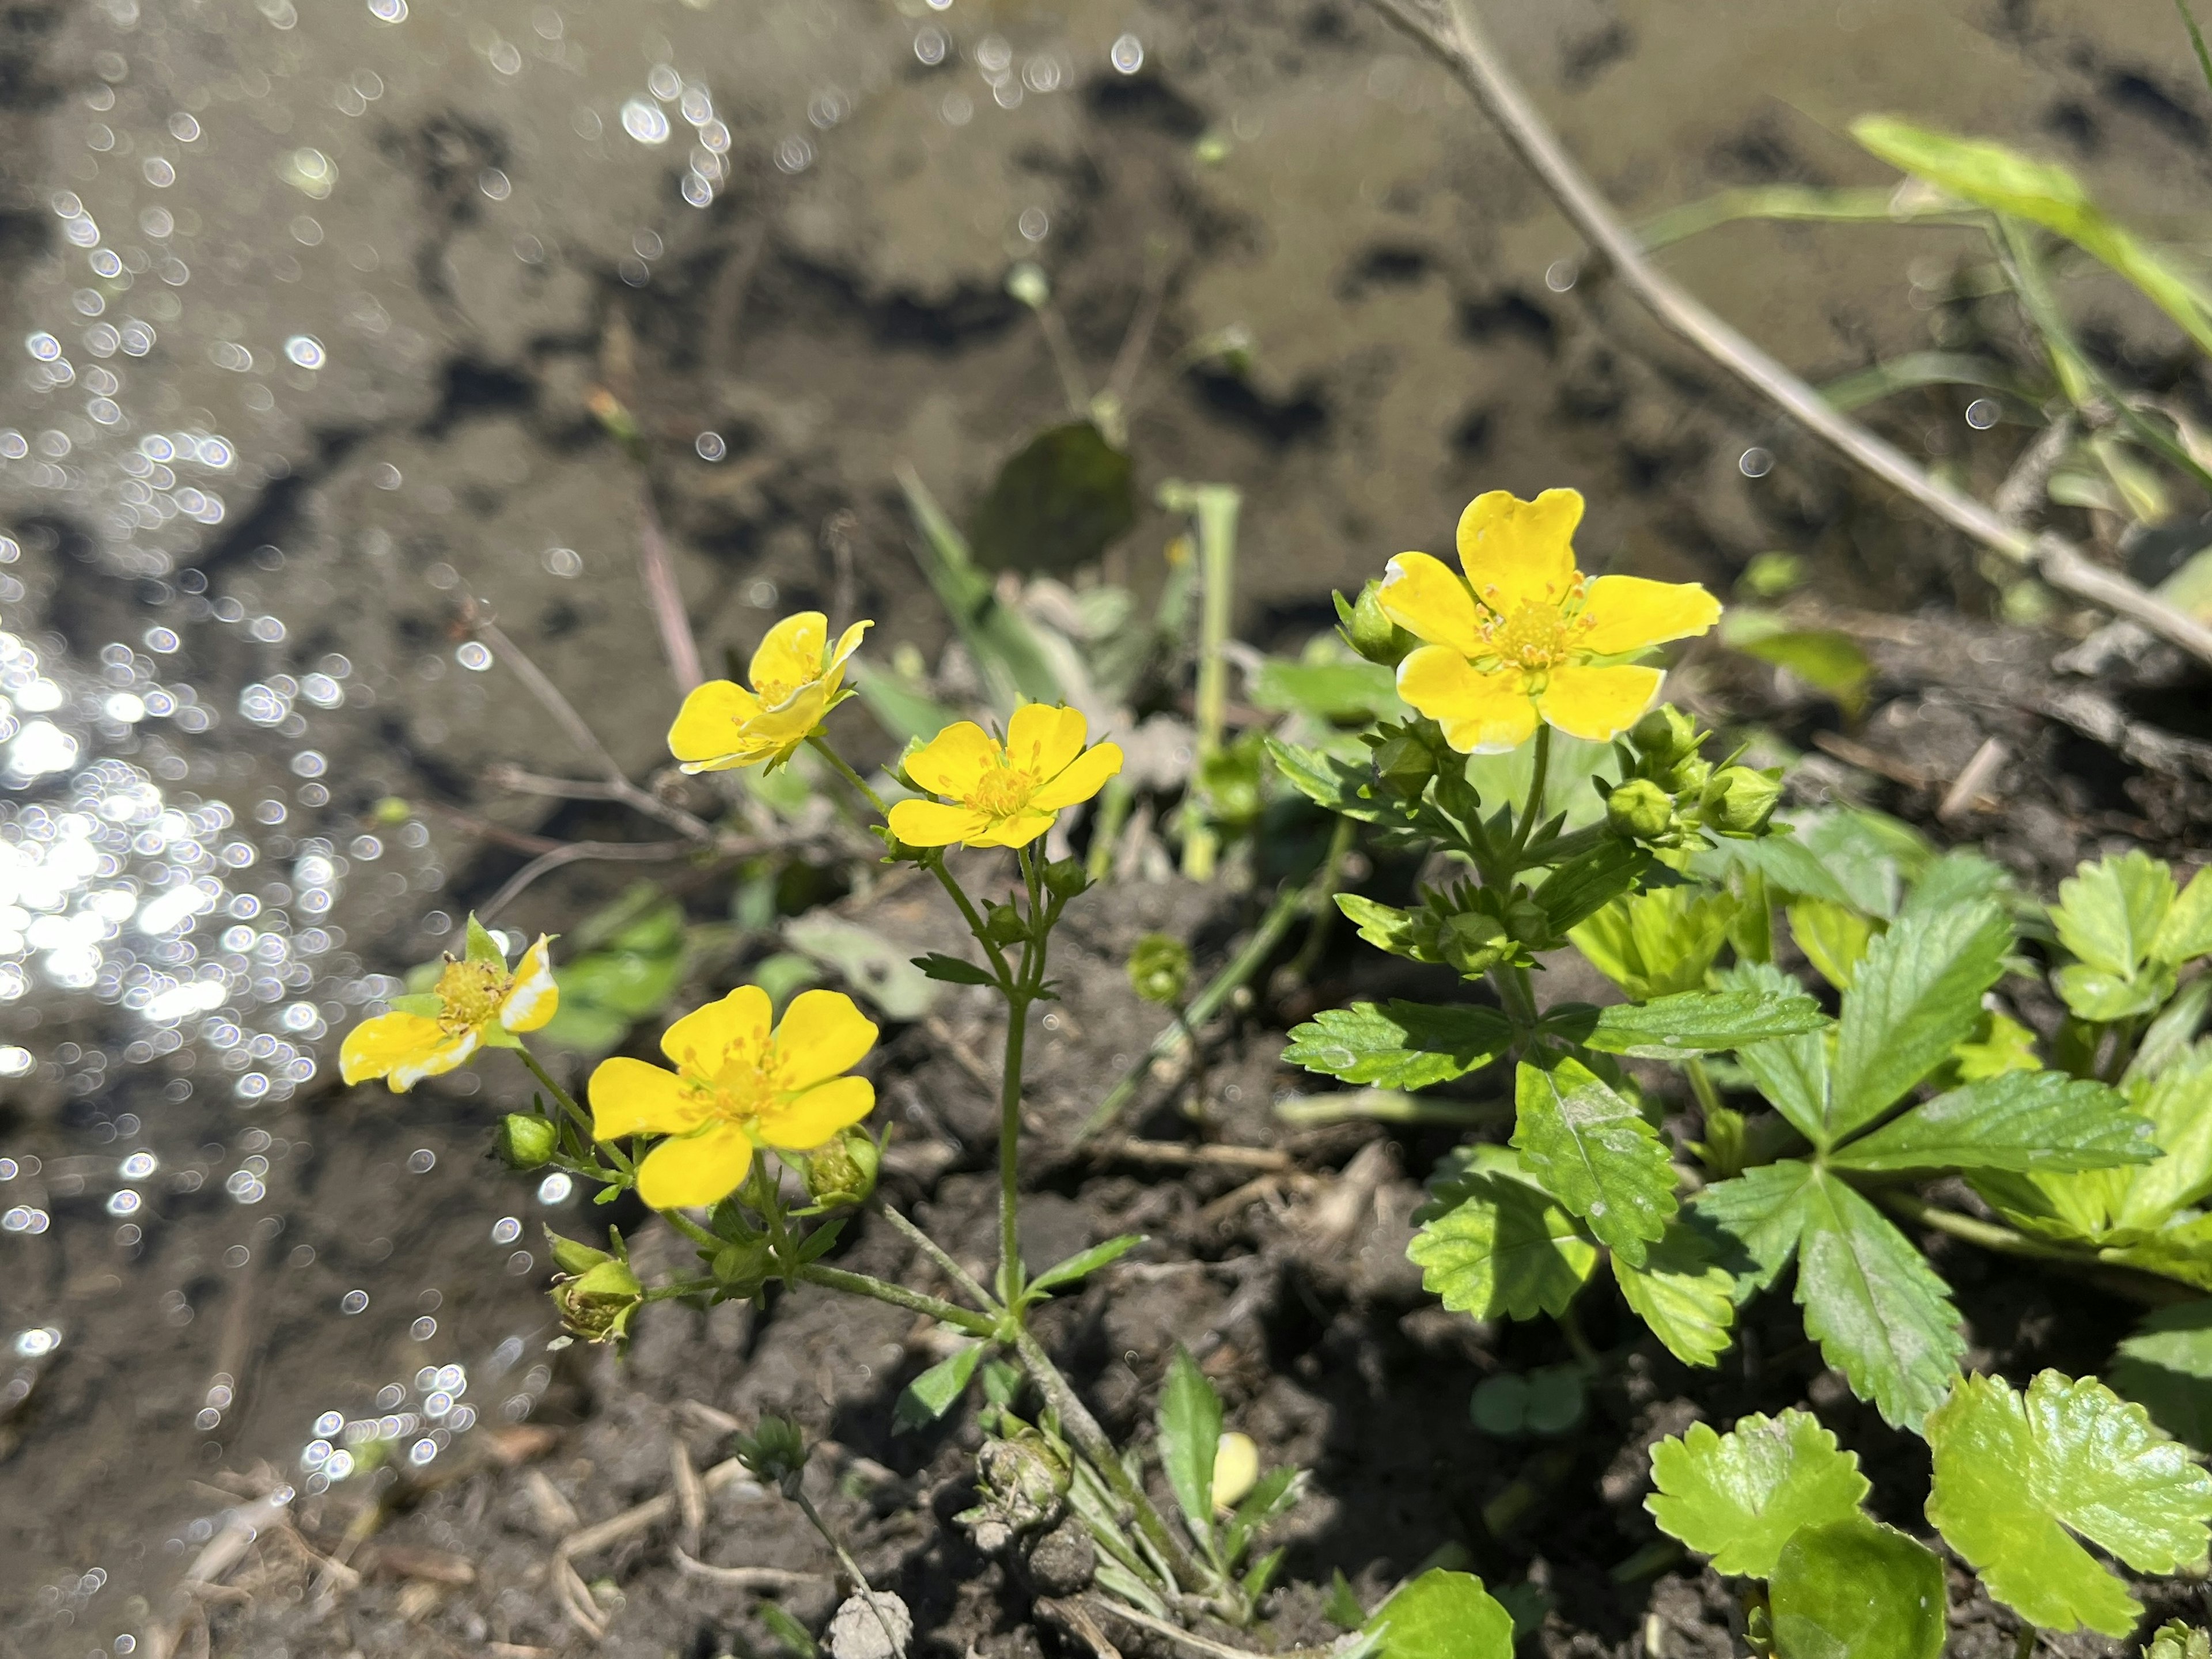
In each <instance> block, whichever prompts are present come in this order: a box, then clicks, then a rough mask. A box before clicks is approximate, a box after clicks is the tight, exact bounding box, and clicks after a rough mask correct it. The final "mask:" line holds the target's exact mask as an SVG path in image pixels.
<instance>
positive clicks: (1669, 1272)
mask: <svg viewBox="0 0 2212 1659" xmlns="http://www.w3.org/2000/svg"><path fill="white" fill-rule="evenodd" d="M1613 1278H1614V1279H1617V1280H1618V1281H1619V1282H1620V1293H1621V1295H1622V1296H1623V1297H1626V1298H1627V1301H1628V1305H1629V1306H1630V1307H1631V1308H1633V1309H1634V1310H1636V1312H1637V1314H1638V1316H1640V1317H1641V1318H1642V1319H1643V1321H1644V1323H1645V1324H1647V1325H1649V1326H1650V1328H1651V1334H1653V1335H1654V1336H1656V1337H1657V1338H1658V1339H1659V1340H1660V1341H1662V1342H1663V1343H1664V1344H1666V1346H1667V1351H1668V1352H1669V1353H1671V1354H1673V1355H1674V1358H1677V1359H1679V1360H1680V1361H1681V1362H1682V1363H1683V1364H1686V1365H1713V1364H1718V1363H1719V1362H1720V1357H1721V1355H1722V1354H1723V1353H1724V1352H1727V1349H1728V1346H1729V1327H1730V1326H1731V1325H1732V1324H1734V1323H1735V1274H1734V1273H1730V1272H1729V1270H1728V1269H1727V1268H1726V1267H1723V1266H1722V1265H1721V1264H1720V1262H1719V1261H1718V1260H1717V1255H1716V1253H1715V1251H1714V1249H1713V1247H1712V1245H1711V1243H1708V1242H1707V1241H1706V1239H1705V1236H1704V1235H1703V1234H1701V1233H1699V1231H1697V1230H1696V1229H1694V1228H1692V1227H1690V1226H1687V1225H1684V1224H1683V1223H1681V1222H1680V1221H1676V1222H1673V1223H1670V1224H1669V1225H1668V1228H1667V1231H1666V1232H1665V1234H1664V1235H1662V1237H1661V1238H1660V1240H1659V1242H1658V1243H1656V1244H1654V1245H1653V1246H1652V1247H1651V1248H1650V1250H1649V1251H1648V1252H1646V1254H1645V1255H1644V1265H1643V1266H1642V1267H1635V1266H1632V1264H1630V1263H1629V1262H1627V1261H1624V1260H1622V1259H1621V1258H1620V1257H1619V1256H1615V1257H1614V1258H1613Z"/></svg>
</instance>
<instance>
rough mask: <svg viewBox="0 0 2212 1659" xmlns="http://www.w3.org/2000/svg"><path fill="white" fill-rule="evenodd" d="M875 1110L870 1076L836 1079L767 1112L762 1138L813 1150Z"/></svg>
mask: <svg viewBox="0 0 2212 1659" xmlns="http://www.w3.org/2000/svg"><path fill="white" fill-rule="evenodd" d="M875 1109H876V1087H875V1085H873V1084H872V1083H870V1082H869V1081H868V1079H866V1078H864V1077H840V1078H832V1079H830V1080H829V1082H827V1083H823V1084H819V1085H816V1086H815V1087H813V1088H811V1089H809V1090H807V1091H805V1093H804V1094H800V1095H796V1096H793V1097H792V1098H791V1099H790V1100H787V1101H785V1102H783V1103H781V1104H778V1105H776V1106H774V1107H771V1108H770V1109H769V1110H767V1111H765V1112H763V1113H762V1114H761V1115H760V1133H761V1139H762V1140H763V1142H765V1143H766V1144H767V1145H769V1146H775V1147H778V1148H781V1149H786V1150H788V1151H791V1152H811V1151H812V1150H813V1149H814V1148H815V1147H817V1146H820V1145H821V1144H822V1143H823V1141H825V1140H827V1139H829V1137H830V1136H832V1135H834V1134H836V1133H837V1131H839V1130H840V1129H848V1128H850V1127H852V1126H853V1125H854V1124H855V1123H858V1122H859V1121H860V1120H861V1119H862V1118H864V1117H866V1116H867V1115H868V1114H869V1113H870V1112H872V1111H874V1110H875Z"/></svg>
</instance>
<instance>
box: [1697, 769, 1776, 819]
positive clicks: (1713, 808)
mask: <svg viewBox="0 0 2212 1659" xmlns="http://www.w3.org/2000/svg"><path fill="white" fill-rule="evenodd" d="M1780 799H1782V781H1781V780H1780V779H1779V778H1775V777H1770V776H1769V775H1767V774H1765V773H1764V772H1755V771H1753V769H1751V768H1750V767H1748V766H1724V767H1723V768H1722V769H1720V770H1719V771H1717V772H1716V773H1714V774H1713V775H1712V777H1711V779H1710V780H1708V781H1707V782H1706V784H1705V789H1704V792H1703V793H1701V794H1700V795H1699V799H1698V811H1699V815H1700V816H1701V817H1703V818H1704V819H1705V827H1706V828H1707V829H1717V830H1718V831H1720V832H1721V833H1722V834H1723V835H1728V836H1752V835H1756V834H1758V833H1759V830H1761V829H1765V827H1766V821H1767V819H1768V818H1770V817H1772V816H1773V815H1774V806H1775V803H1776V802H1777V801H1778V800H1780Z"/></svg>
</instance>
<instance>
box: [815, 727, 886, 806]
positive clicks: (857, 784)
mask: <svg viewBox="0 0 2212 1659" xmlns="http://www.w3.org/2000/svg"><path fill="white" fill-rule="evenodd" d="M806 741H807V744H808V745H809V746H810V747H811V748H812V749H813V750H814V752H815V753H816V754H817V755H819V756H821V757H822V758H823V760H826V761H828V762H829V764H830V766H831V767H832V768H833V769H836V773H837V775H839V776H840V777H842V778H843V779H844V780H845V781H846V782H848V783H849V784H851V785H852V786H853V787H854V788H855V789H857V790H859V791H860V793H861V794H862V795H863V796H864V797H865V798H866V800H867V803H868V805H871V806H872V807H874V808H875V809H876V811H877V812H878V814H879V815H880V816H881V817H883V818H884V820H885V821H886V822H888V821H889V820H890V815H891V809H890V807H888V806H886V805H884V798H883V797H882V796H881V795H879V794H878V793H876V792H875V791H874V790H873V789H872V788H870V787H868V781H867V780H866V778H864V777H862V776H861V775H860V774H859V773H858V772H855V771H854V769H852V768H851V767H850V766H848V765H847V764H846V763H845V757H843V756H842V755H841V754H839V753H838V752H837V751H836V750H835V749H833V748H831V747H830V746H829V738H825V737H823V735H822V734H821V732H810V733H808V734H807V738H806Z"/></svg>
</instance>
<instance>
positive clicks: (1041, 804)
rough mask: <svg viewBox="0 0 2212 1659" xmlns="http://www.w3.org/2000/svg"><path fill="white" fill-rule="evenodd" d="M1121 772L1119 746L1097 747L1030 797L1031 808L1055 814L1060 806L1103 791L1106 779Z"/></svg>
mask: <svg viewBox="0 0 2212 1659" xmlns="http://www.w3.org/2000/svg"><path fill="white" fill-rule="evenodd" d="M1120 770H1121V744H1118V743H1102V744H1098V745H1097V747H1095V748H1091V749H1086V750H1084V751H1083V752H1082V753H1081V754H1079V755H1078V756H1077V757H1075V759H1074V760H1073V761H1072V762H1071V763H1069V764H1068V766H1067V768H1066V770H1064V771H1062V772H1061V773H1060V775H1059V776H1058V777H1056V778H1054V779H1052V780H1051V781H1049V782H1048V783H1046V784H1045V786H1044V787H1042V788H1041V789H1039V790H1038V791H1037V792H1036V793H1035V794H1034V795H1031V796H1030V805H1031V806H1033V807H1035V808H1036V809H1038V810H1039V811H1046V812H1056V811H1059V810H1060V808H1061V807H1063V806H1073V805H1075V803H1076V802H1078V801H1079V800H1089V799H1091V797H1092V796H1093V795H1095V794H1097V793H1098V792H1099V791H1100V790H1101V789H1103V788H1104V787H1106V780H1107V779H1109V778H1110V777H1112V776H1113V775H1115V773H1116V772H1119V771H1120Z"/></svg>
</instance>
